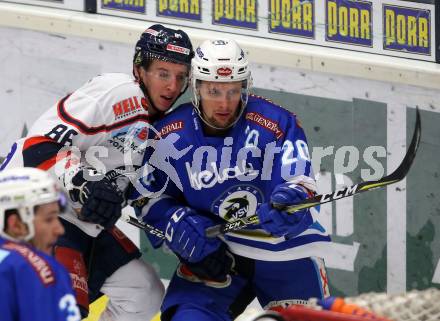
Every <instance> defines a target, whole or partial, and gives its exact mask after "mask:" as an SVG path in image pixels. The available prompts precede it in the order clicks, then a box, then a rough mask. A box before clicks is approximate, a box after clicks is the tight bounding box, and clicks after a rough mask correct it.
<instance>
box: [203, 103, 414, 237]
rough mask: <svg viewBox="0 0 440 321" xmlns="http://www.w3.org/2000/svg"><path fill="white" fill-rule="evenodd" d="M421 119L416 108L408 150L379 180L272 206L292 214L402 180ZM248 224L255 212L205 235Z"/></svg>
mask: <svg viewBox="0 0 440 321" xmlns="http://www.w3.org/2000/svg"><path fill="white" fill-rule="evenodd" d="M421 131H422V128H421V121H420V112H419V109H418V108H417V109H416V125H415V129H414V134H413V137H412V139H411V144H410V145H409V147H408V151H407V152H406V155H405V157H404V158H403V160H402V162H401V163H400V165H399V167H398V168H397V169H396V170H395V171H394V172H392V173H391V174H389V175H387V176H384V177H382V178H381V179H379V180H376V181H366V182H361V183H358V184H355V185H353V186H349V187H345V188H341V189H337V190H335V191H333V192H331V193H328V194H321V195H317V196H315V197H312V198H309V199H306V200H304V201H302V202H300V203H297V204H292V205H288V206H286V205H285V204H277V203H274V204H272V206H273V207H274V208H276V209H278V210H282V211H285V212H287V213H289V214H293V213H295V212H297V211H300V210H303V209H307V208H311V207H315V206H317V205H321V204H325V203H328V202H333V201H336V200H339V199H341V198H345V197H349V196H353V195H356V194H359V193H362V192H366V191H370V190H373V189H376V188H380V187H384V186H387V185H390V184H394V183H396V182H398V181H400V180H402V179H403V178H404V177H405V176H406V175H407V174H408V171H409V169H410V168H411V165H412V163H413V160H414V158H415V156H416V153H417V149H418V147H419V143H420V136H421ZM250 224H258V216H257V215H256V214H254V215H251V216H249V217H246V218H243V219H239V220H236V221H232V222H228V223H225V224H220V225H216V226H213V227H210V228H207V229H206V236H208V237H215V236H217V235H220V234H225V233H228V232H232V231H236V230H240V229H242V228H244V227H246V226H247V225H250Z"/></svg>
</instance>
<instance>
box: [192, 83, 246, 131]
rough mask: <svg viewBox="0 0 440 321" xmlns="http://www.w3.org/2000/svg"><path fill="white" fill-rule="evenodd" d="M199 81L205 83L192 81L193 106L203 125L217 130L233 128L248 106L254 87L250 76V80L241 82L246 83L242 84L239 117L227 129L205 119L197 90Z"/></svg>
mask: <svg viewBox="0 0 440 321" xmlns="http://www.w3.org/2000/svg"><path fill="white" fill-rule="evenodd" d="M198 81H204V80H200V79H195V78H193V79H191V90H192V99H191V101H192V104H193V106H194V109H195V110H196V113H197V114H198V115H199V117H200V119H201V120H202V121H203V123H205V125H207V126H209V127H211V128H214V129H215V130H226V129H229V128H231V127H233V126H234V125H235V124H236V123H237V122H238V120H239V119H240V117H241V116H242V115H243V112H244V110H245V109H246V105H247V102H248V98H249V92H250V88H251V86H252V77H251V76H249V78H248V79H245V80H240V81H242V82H245V83H244V84H242V89H241V106H240V112H239V113H238V115H237V117H236V118H235V121H233V122H232V123H231V124H230V125H229V126H227V127H217V126H215V125H213V124H211V123H210V122H209V121H208V120H207V119H205V118H204V117H203V112H202V111H201V109H200V94H199V92H198V90H197V82H198Z"/></svg>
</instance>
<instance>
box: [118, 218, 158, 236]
mask: <svg viewBox="0 0 440 321" xmlns="http://www.w3.org/2000/svg"><path fill="white" fill-rule="evenodd" d="M121 220H123V221H124V222H127V223H128V224H130V225H133V226H136V227H137V228H140V229H141V230H144V231H145V232H147V233H149V234H152V235H155V236H157V237H158V238H161V239H163V238H165V235H164V233H163V231H161V230H159V229H158V228H155V227H154V226H152V225H150V224H147V223H144V222H141V221H139V220H138V219H137V218H135V217H133V216H130V215H122V216H121Z"/></svg>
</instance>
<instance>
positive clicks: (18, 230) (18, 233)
mask: <svg viewBox="0 0 440 321" xmlns="http://www.w3.org/2000/svg"><path fill="white" fill-rule="evenodd" d="M5 216H6V217H5V232H6V233H7V234H9V235H11V236H12V237H13V238H17V239H21V238H23V237H24V236H26V235H27V233H28V230H27V226H26V224H24V223H23V221H22V220H21V218H20V215H18V213H17V211H16V210H9V211H7V213H6V215H5Z"/></svg>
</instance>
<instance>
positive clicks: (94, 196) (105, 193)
mask: <svg viewBox="0 0 440 321" xmlns="http://www.w3.org/2000/svg"><path fill="white" fill-rule="evenodd" d="M87 170H88V169H87ZM86 177H87V176H86ZM72 184H73V185H74V186H75V187H76V188H74V189H72V190H70V191H69V195H70V197H71V199H72V200H73V201H74V202H79V203H80V204H82V207H81V211H80V214H79V218H80V219H81V220H83V221H86V222H91V223H95V224H99V225H101V226H102V227H104V228H110V227H113V226H114V225H115V224H116V222H117V220H118V219H119V217H120V216H121V211H122V203H123V202H124V198H123V197H122V193H121V192H120V191H119V190H118V188H117V186H116V185H115V184H114V183H112V182H111V181H110V180H109V179H108V178H107V177H105V176H104V175H102V178H101V179H100V180H93V181H88V180H87V179H86V178H84V171H80V172H78V173H77V174H76V175H75V176H74V177H73V179H72Z"/></svg>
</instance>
